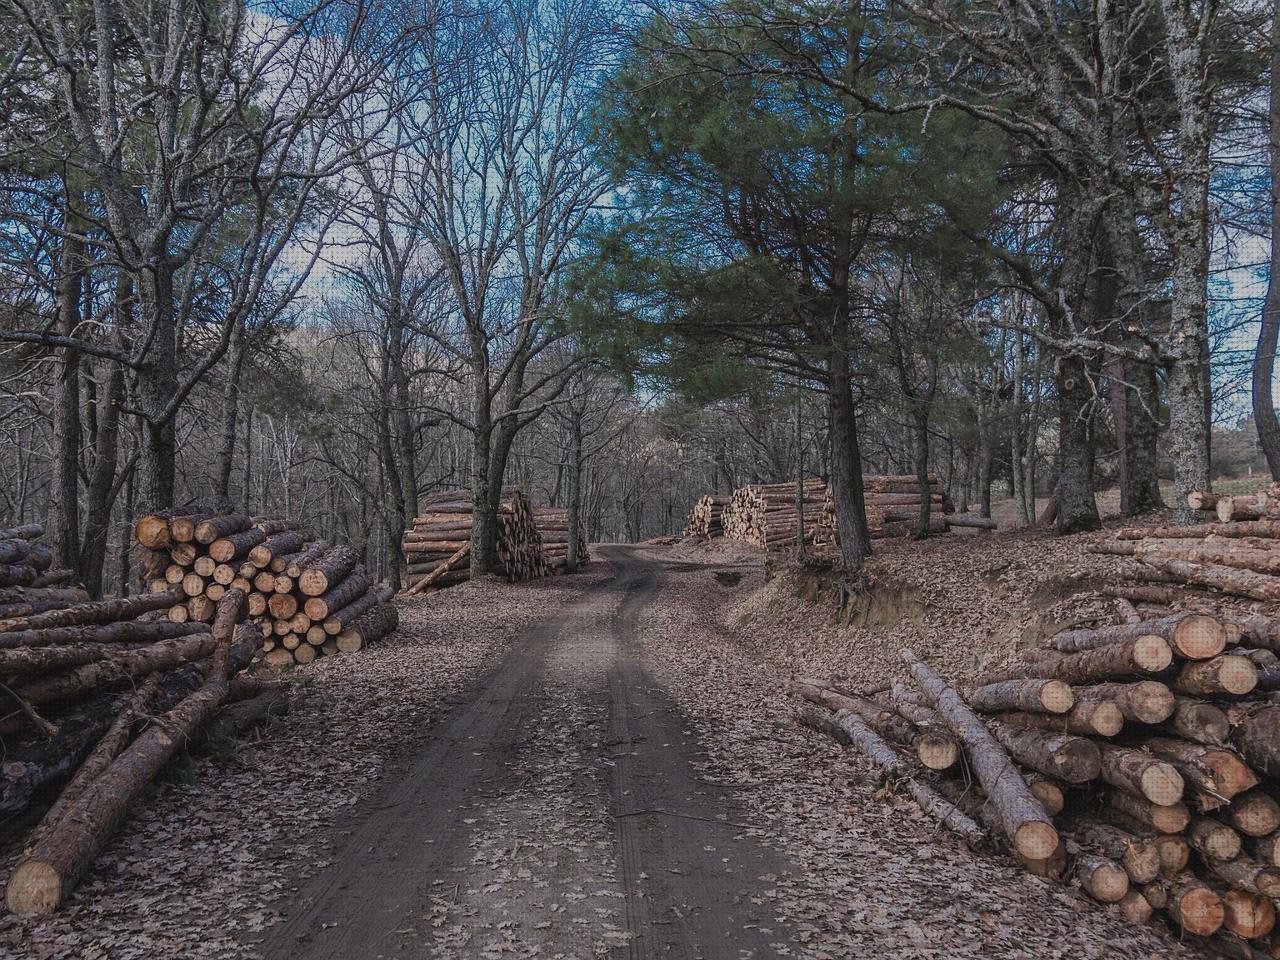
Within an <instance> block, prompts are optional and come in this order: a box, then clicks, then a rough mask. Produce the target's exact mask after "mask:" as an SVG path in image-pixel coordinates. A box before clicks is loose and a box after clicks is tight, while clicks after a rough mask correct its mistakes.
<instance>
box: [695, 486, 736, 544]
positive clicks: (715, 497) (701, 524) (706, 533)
mask: <svg viewBox="0 0 1280 960" xmlns="http://www.w3.org/2000/svg"><path fill="white" fill-rule="evenodd" d="M731 499H732V494H725V493H709V494H707V495H706V496H705V497H702V498H700V499H699V500H698V502H697V503H695V504H694V505H693V509H692V510H690V511H689V525H688V526H687V527H685V528H684V535H685V536H686V537H706V538H707V539H710V538H712V537H721V536H724V522H723V516H724V511H725V508H726V507H728V506H729V502H730V500H731Z"/></svg>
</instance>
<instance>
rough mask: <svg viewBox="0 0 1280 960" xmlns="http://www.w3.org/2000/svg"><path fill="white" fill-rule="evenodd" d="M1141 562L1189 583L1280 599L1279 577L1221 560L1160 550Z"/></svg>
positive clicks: (1238, 593) (1249, 595) (1274, 599)
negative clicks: (1165, 553)
mask: <svg viewBox="0 0 1280 960" xmlns="http://www.w3.org/2000/svg"><path fill="white" fill-rule="evenodd" d="M1142 562H1143V563H1145V564H1147V565H1148V566H1150V567H1153V568H1154V569H1156V570H1159V571H1161V572H1163V573H1168V574H1172V575H1173V576H1175V577H1177V578H1179V579H1180V580H1183V581H1185V582H1187V583H1195V584H1199V585H1200V586H1202V587H1212V588H1213V589H1215V590H1221V591H1222V592H1223V593H1232V594H1235V595H1236V596H1240V597H1248V598H1249V599H1251V600H1263V601H1266V602H1268V603H1271V602H1274V601H1276V600H1280V577H1271V576H1267V575H1266V574H1263V573H1254V572H1253V571H1251V570H1237V569H1236V568H1234V567H1228V566H1224V565H1222V564H1219V563H1190V562H1188V561H1186V560H1179V559H1177V558H1176V557H1168V556H1162V555H1159V554H1153V555H1147V556H1143V557H1142Z"/></svg>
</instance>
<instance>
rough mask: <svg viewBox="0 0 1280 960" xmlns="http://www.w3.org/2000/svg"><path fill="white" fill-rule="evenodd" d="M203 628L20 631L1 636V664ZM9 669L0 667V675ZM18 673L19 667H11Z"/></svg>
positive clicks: (142, 625)
mask: <svg viewBox="0 0 1280 960" xmlns="http://www.w3.org/2000/svg"><path fill="white" fill-rule="evenodd" d="M205 630H206V628H205V627H204V626H203V625H202V624H191V623H171V622H169V621H168V620H121V621H119V622H117V623H107V624H87V625H85V626H79V627H49V628H46V629H43V630H19V631H17V632H16V633H0V664H4V663H9V664H16V663H18V662H19V661H20V660H21V659H22V657H21V656H15V654H27V653H30V654H31V655H34V653H35V651H36V650H38V649H40V648H43V647H54V646H69V645H73V644H82V643H95V644H106V643H154V642H155V641H157V640H170V639H173V638H174V637H189V636H191V635H192V634H195V633H204V632H205ZM8 669H9V668H6V667H3V666H0V674H4V673H5V672H7V671H8ZM13 670H14V671H15V672H16V671H19V670H21V668H20V667H16V666H15V667H13Z"/></svg>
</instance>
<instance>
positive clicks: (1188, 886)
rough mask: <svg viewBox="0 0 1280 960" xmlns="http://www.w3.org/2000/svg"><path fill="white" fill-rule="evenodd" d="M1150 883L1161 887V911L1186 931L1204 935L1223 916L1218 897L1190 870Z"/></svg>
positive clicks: (1217, 924)
mask: <svg viewBox="0 0 1280 960" xmlns="http://www.w3.org/2000/svg"><path fill="white" fill-rule="evenodd" d="M1152 886H1153V887H1160V888H1163V891H1164V899H1165V907H1164V909H1165V911H1166V912H1167V913H1168V914H1169V916H1171V917H1172V918H1173V919H1174V920H1175V921H1176V922H1177V923H1178V925H1179V926H1180V927H1182V929H1184V930H1186V931H1187V932H1188V933H1194V934H1196V935H1197V936H1201V937H1207V936H1209V935H1210V934H1213V933H1215V932H1216V931H1217V930H1218V929H1219V928H1220V927H1221V926H1222V924H1223V921H1224V920H1225V919H1226V908H1225V907H1224V906H1223V904H1222V898H1221V897H1219V896H1218V895H1217V894H1216V893H1214V892H1213V891H1212V890H1211V889H1209V887H1208V886H1207V885H1206V884H1205V883H1204V882H1203V881H1201V880H1200V879H1198V878H1197V877H1195V876H1194V875H1192V874H1190V873H1182V874H1179V875H1178V876H1176V877H1173V878H1172V879H1169V880H1164V879H1161V880H1158V881H1156V883H1155V884H1152Z"/></svg>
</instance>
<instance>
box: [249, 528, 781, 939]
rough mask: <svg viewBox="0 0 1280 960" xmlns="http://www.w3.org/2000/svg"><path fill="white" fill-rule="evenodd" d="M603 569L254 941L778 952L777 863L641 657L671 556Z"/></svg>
mask: <svg viewBox="0 0 1280 960" xmlns="http://www.w3.org/2000/svg"><path fill="white" fill-rule="evenodd" d="M601 552H602V553H603V554H604V557H605V559H607V560H609V561H610V562H612V563H613V565H614V567H615V570H616V576H615V577H613V578H612V579H609V580H606V581H603V582H601V583H598V584H596V585H595V586H593V587H591V588H590V589H588V590H587V591H585V592H584V593H582V594H581V595H579V596H578V597H577V598H575V599H574V600H572V601H571V602H569V603H568V604H567V606H566V607H565V608H564V609H562V610H560V611H558V612H557V613H555V614H553V615H551V616H548V617H547V618H546V619H543V620H542V621H540V622H538V623H536V625H535V626H533V627H532V628H531V629H528V630H526V631H525V632H523V633H522V635H521V636H520V637H519V638H518V639H517V641H516V642H515V644H514V645H513V647H512V649H511V652H510V653H509V655H508V656H507V657H506V659H505V660H504V661H503V662H502V664H501V665H500V666H499V667H498V668H497V669H496V670H495V671H493V672H492V673H491V674H489V675H488V676H487V677H486V678H485V679H484V680H483V681H482V682H481V683H480V684H479V685H478V686H477V688H476V689H475V690H474V693H473V695H472V696H471V697H470V698H469V699H467V700H466V701H465V702H463V703H460V704H458V705H457V706H456V708H455V709H454V710H453V712H452V714H451V716H449V717H448V719H447V720H445V721H444V722H442V723H437V724H433V727H432V732H431V735H430V737H429V739H428V740H426V741H425V746H424V748H423V749H421V750H420V751H419V752H418V753H417V755H416V756H415V757H414V758H413V760H412V762H411V764H410V765H409V767H408V768H407V770H406V771H405V772H404V774H403V776H402V777H400V778H398V779H397V780H396V782H394V783H393V784H392V785H390V786H389V787H388V788H387V789H385V790H384V791H383V792H382V793H381V795H379V796H377V797H376V798H375V799H374V800H373V801H372V802H370V803H366V804H364V805H362V806H361V807H358V808H357V809H356V811H355V812H354V813H353V822H352V824H351V833H350V837H349V839H348V840H347V841H346V842H345V844H342V845H340V846H338V847H337V848H336V849H335V850H334V851H333V856H332V859H331V864H332V865H331V866H330V867H329V868H328V869H326V870H325V871H324V872H322V873H321V874H320V875H319V876H317V877H316V878H315V879H314V880H313V881H312V882H310V883H309V884H308V885H306V886H304V887H303V888H302V889H301V890H300V891H299V893H298V895H297V896H295V897H293V898H292V902H293V903H295V904H298V905H302V906H303V909H301V910H298V911H296V912H294V913H292V914H291V915H289V916H288V917H287V919H286V920H285V921H283V922H282V923H280V924H278V925H277V926H276V927H275V928H274V929H273V930H272V931H271V932H270V934H269V936H268V939H267V940H266V941H265V942H264V943H263V944H262V945H261V947H260V949H261V951H262V954H263V955H264V956H265V957H269V958H271V960H276V958H280V960H285V958H288V960H304V958H305V960H320V958H333V960H348V958H353V957H368V958H386V960H392V958H417V957H488V956H494V957H498V956H517V957H519V956H535V955H536V956H545V957H632V958H641V957H663V958H699V957H707V958H720V957H731V958H753V957H765V956H777V955H787V954H789V953H790V952H791V951H790V950H789V948H788V946H787V943H788V941H789V939H790V937H789V934H788V931H787V930H786V929H785V928H784V927H783V926H780V925H778V924H777V923H775V922H774V917H773V915H772V913H773V911H772V910H771V909H770V908H769V907H768V906H766V905H765V904H766V903H767V900H766V898H765V896H764V894H765V892H766V891H767V890H768V889H769V887H770V886H771V885H772V881H773V878H774V877H775V876H776V875H777V874H778V873H780V872H790V870H791V869H792V865H790V864H788V863H786V862H785V861H784V860H783V859H782V855H781V854H779V853H778V852H776V851H775V850H774V849H772V848H769V847H766V846H764V845H763V844H761V843H760V842H759V841H758V840H756V839H754V833H755V831H752V830H750V827H751V824H749V823H747V822H744V821H745V820H747V819H748V818H749V811H746V810H743V809H740V808H739V807H738V805H737V804H736V803H735V801H734V799H733V797H732V796H731V795H729V792H728V791H727V790H726V789H725V788H724V787H721V786H718V785H716V784H714V783H712V782H708V781H707V780H705V779H704V778H703V777H702V776H701V775H700V773H699V769H698V767H699V763H700V757H701V755H702V754H703V753H704V752H705V750H706V748H707V745H706V744H703V743H701V742H699V739H698V737H697V735H696V734H695V733H694V731H693V728H692V727H691V725H690V724H689V723H688V721H687V719H686V718H685V717H684V716H683V715H682V714H681V712H680V710H679V709H678V708H677V706H676V705H675V703H674V701H673V700H672V698H671V696H670V695H669V693H668V691H667V690H665V689H664V688H663V687H662V686H661V685H660V684H659V683H657V682H656V681H655V680H654V679H653V677H652V676H651V675H650V673H649V672H647V671H646V669H645V667H644V663H643V658H644V649H643V636H642V629H641V627H640V624H641V616H642V614H643V613H644V611H645V610H646V609H647V605H649V604H650V603H652V602H653V598H654V595H655V593H656V592H657V591H658V589H659V587H660V584H661V582H662V579H663V578H664V577H670V576H678V575H680V574H681V570H680V568H679V565H675V566H673V565H670V564H659V563H658V562H655V561H654V560H653V559H652V558H651V557H649V556H647V555H646V554H645V553H644V552H643V551H638V550H635V549H633V548H625V547H605V548H601Z"/></svg>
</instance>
